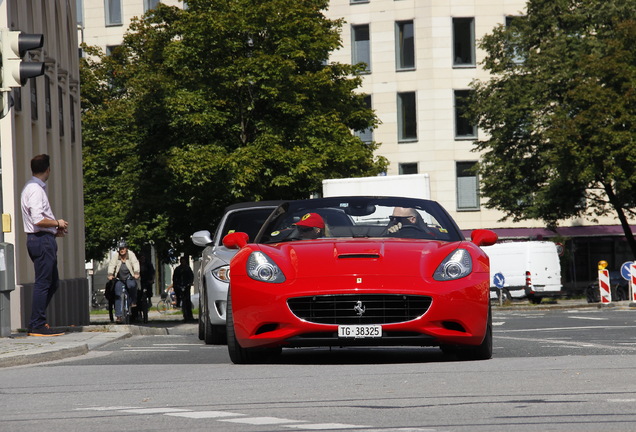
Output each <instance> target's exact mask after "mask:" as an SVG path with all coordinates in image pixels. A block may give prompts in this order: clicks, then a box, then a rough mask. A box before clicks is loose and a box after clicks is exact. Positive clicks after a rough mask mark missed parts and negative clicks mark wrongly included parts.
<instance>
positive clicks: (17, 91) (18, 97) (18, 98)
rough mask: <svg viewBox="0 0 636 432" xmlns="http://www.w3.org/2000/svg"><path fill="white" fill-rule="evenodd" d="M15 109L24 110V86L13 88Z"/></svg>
mask: <svg viewBox="0 0 636 432" xmlns="http://www.w3.org/2000/svg"><path fill="white" fill-rule="evenodd" d="M13 109H14V110H15V111H22V87H15V88H14V89H13Z"/></svg>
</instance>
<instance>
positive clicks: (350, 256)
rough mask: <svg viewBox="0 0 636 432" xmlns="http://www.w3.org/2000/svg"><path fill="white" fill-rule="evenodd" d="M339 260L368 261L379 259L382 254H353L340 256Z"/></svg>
mask: <svg viewBox="0 0 636 432" xmlns="http://www.w3.org/2000/svg"><path fill="white" fill-rule="evenodd" d="M338 258H366V259H378V258H380V254H377V253H352V254H340V255H338Z"/></svg>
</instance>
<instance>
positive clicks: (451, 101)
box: [78, 0, 632, 290]
mask: <svg viewBox="0 0 636 432" xmlns="http://www.w3.org/2000/svg"><path fill="white" fill-rule="evenodd" d="M158 2H159V0H78V17H80V18H79V22H80V27H81V31H80V38H79V39H80V40H81V41H84V42H86V43H87V44H89V45H96V46H100V47H101V48H102V49H104V50H105V51H106V52H108V51H109V50H110V49H111V47H114V46H116V45H118V44H119V43H121V40H122V36H123V33H124V32H125V31H126V29H127V28H128V25H129V23H130V20H131V18H132V17H134V16H140V15H142V14H143V13H144V12H145V11H147V10H148V9H151V8H153V7H155V6H156V4H157V3H158ZM162 2H163V3H166V4H170V5H177V6H183V2H181V1H178V0H164V1H162ZM525 3H526V2H525V0H331V1H330V6H329V9H328V10H327V11H325V15H326V16H328V17H329V18H332V19H341V18H342V19H344V22H345V23H344V25H343V29H342V30H343V31H342V42H343V46H342V48H341V49H339V50H338V51H336V52H334V53H333V55H332V57H331V60H332V61H337V62H340V63H359V62H364V63H366V64H367V71H366V74H365V75H364V77H363V85H362V88H361V89H360V91H361V92H364V93H365V94H367V95H368V96H367V102H368V104H369V106H370V107H372V108H373V109H374V110H375V112H376V114H377V115H378V117H379V119H380V121H381V124H380V125H379V126H378V128H377V129H375V130H373V131H364V132H360V133H359V135H360V137H361V138H362V139H363V140H369V141H371V140H373V141H376V142H379V143H381V147H380V148H379V150H378V154H380V155H382V156H385V157H387V158H388V160H389V161H390V166H389V168H388V171H387V175H407V174H415V173H418V174H428V175H429V178H430V188H431V190H430V192H431V197H432V199H434V200H436V201H439V202H440V203H442V205H443V206H444V207H445V208H446V209H448V210H449V212H450V213H451V214H452V216H453V217H454V218H455V219H456V220H457V221H458V224H459V225H460V226H461V227H462V228H464V229H466V233H467V234H468V233H469V232H470V230H472V229H476V228H490V229H494V230H495V231H497V233H498V234H499V235H500V237H501V238H502V239H509V240H522V239H526V240H527V239H542V238H543V239H552V240H554V241H557V242H561V243H563V245H564V251H565V252H564V255H563V262H562V268H563V274H564V282H565V285H566V286H570V287H572V288H573V289H575V290H581V289H582V288H584V287H585V285H587V284H588V283H590V282H591V281H593V280H594V279H595V278H596V263H597V261H599V260H601V259H604V260H606V261H608V262H609V263H610V268H612V269H618V268H619V267H620V265H621V263H622V262H623V261H625V260H628V259H632V258H630V256H631V252H630V251H629V248H628V247H627V244H626V242H625V239H624V235H623V232H622V229H621V227H620V225H619V224H618V221H617V220H616V219H614V218H605V219H602V220H600V221H598V222H591V221H587V220H584V219H576V220H568V221H563V222H562V224H561V227H560V228H559V229H558V230H557V232H556V233H555V232H553V231H550V230H547V229H546V228H545V226H544V224H543V223H542V222H540V221H524V222H521V223H513V222H510V221H501V218H502V217H503V213H501V212H499V211H496V210H489V209H486V208H485V207H484V203H485V198H484V197H481V196H480V194H479V178H477V176H475V175H473V174H472V173H471V171H470V168H471V167H472V166H473V165H474V164H475V163H476V162H477V161H478V160H479V154H478V153H475V152H474V151H473V148H474V145H473V142H474V140H475V139H476V138H478V137H479V134H480V131H479V130H477V128H475V127H474V126H473V125H471V124H470V123H469V122H467V121H466V120H464V119H463V118H462V117H461V112H462V109H463V104H464V103H465V100H466V96H467V94H468V92H469V88H470V83H471V81H473V80H475V79H479V80H486V79H488V74H487V73H486V72H485V71H484V70H483V69H482V68H481V67H480V62H481V61H482V60H483V58H484V53H483V52H482V51H480V50H479V49H478V47H477V41H478V40H479V39H480V38H481V37H483V36H484V35H485V34H487V33H489V32H491V31H492V30H493V28H494V27H495V26H497V25H500V24H504V25H505V24H506V23H507V22H509V20H512V19H514V17H517V16H522V15H524V13H525Z"/></svg>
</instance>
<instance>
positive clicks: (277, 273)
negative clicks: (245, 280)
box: [247, 251, 285, 283]
mask: <svg viewBox="0 0 636 432" xmlns="http://www.w3.org/2000/svg"><path fill="white" fill-rule="evenodd" d="M247 274H248V275H249V277H251V278H252V279H254V280H257V281H261V282H271V283H282V282H285V275H284V274H283V272H282V271H281V270H280V268H279V267H278V266H277V265H276V263H275V262H274V261H273V260H272V259H271V258H270V257H268V256H267V255H265V254H264V253H263V252H258V251H256V252H252V254H251V255H250V257H249V258H248V260H247Z"/></svg>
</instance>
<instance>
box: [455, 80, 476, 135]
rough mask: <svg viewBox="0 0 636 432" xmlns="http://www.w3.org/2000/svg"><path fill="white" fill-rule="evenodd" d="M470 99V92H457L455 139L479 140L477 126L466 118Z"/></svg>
mask: <svg viewBox="0 0 636 432" xmlns="http://www.w3.org/2000/svg"><path fill="white" fill-rule="evenodd" d="M469 99H470V90H455V139H472V138H477V126H475V125H473V124H472V123H471V122H470V120H469V119H467V118H466V117H464V115H465V114H466V111H467V109H468V102H469Z"/></svg>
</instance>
